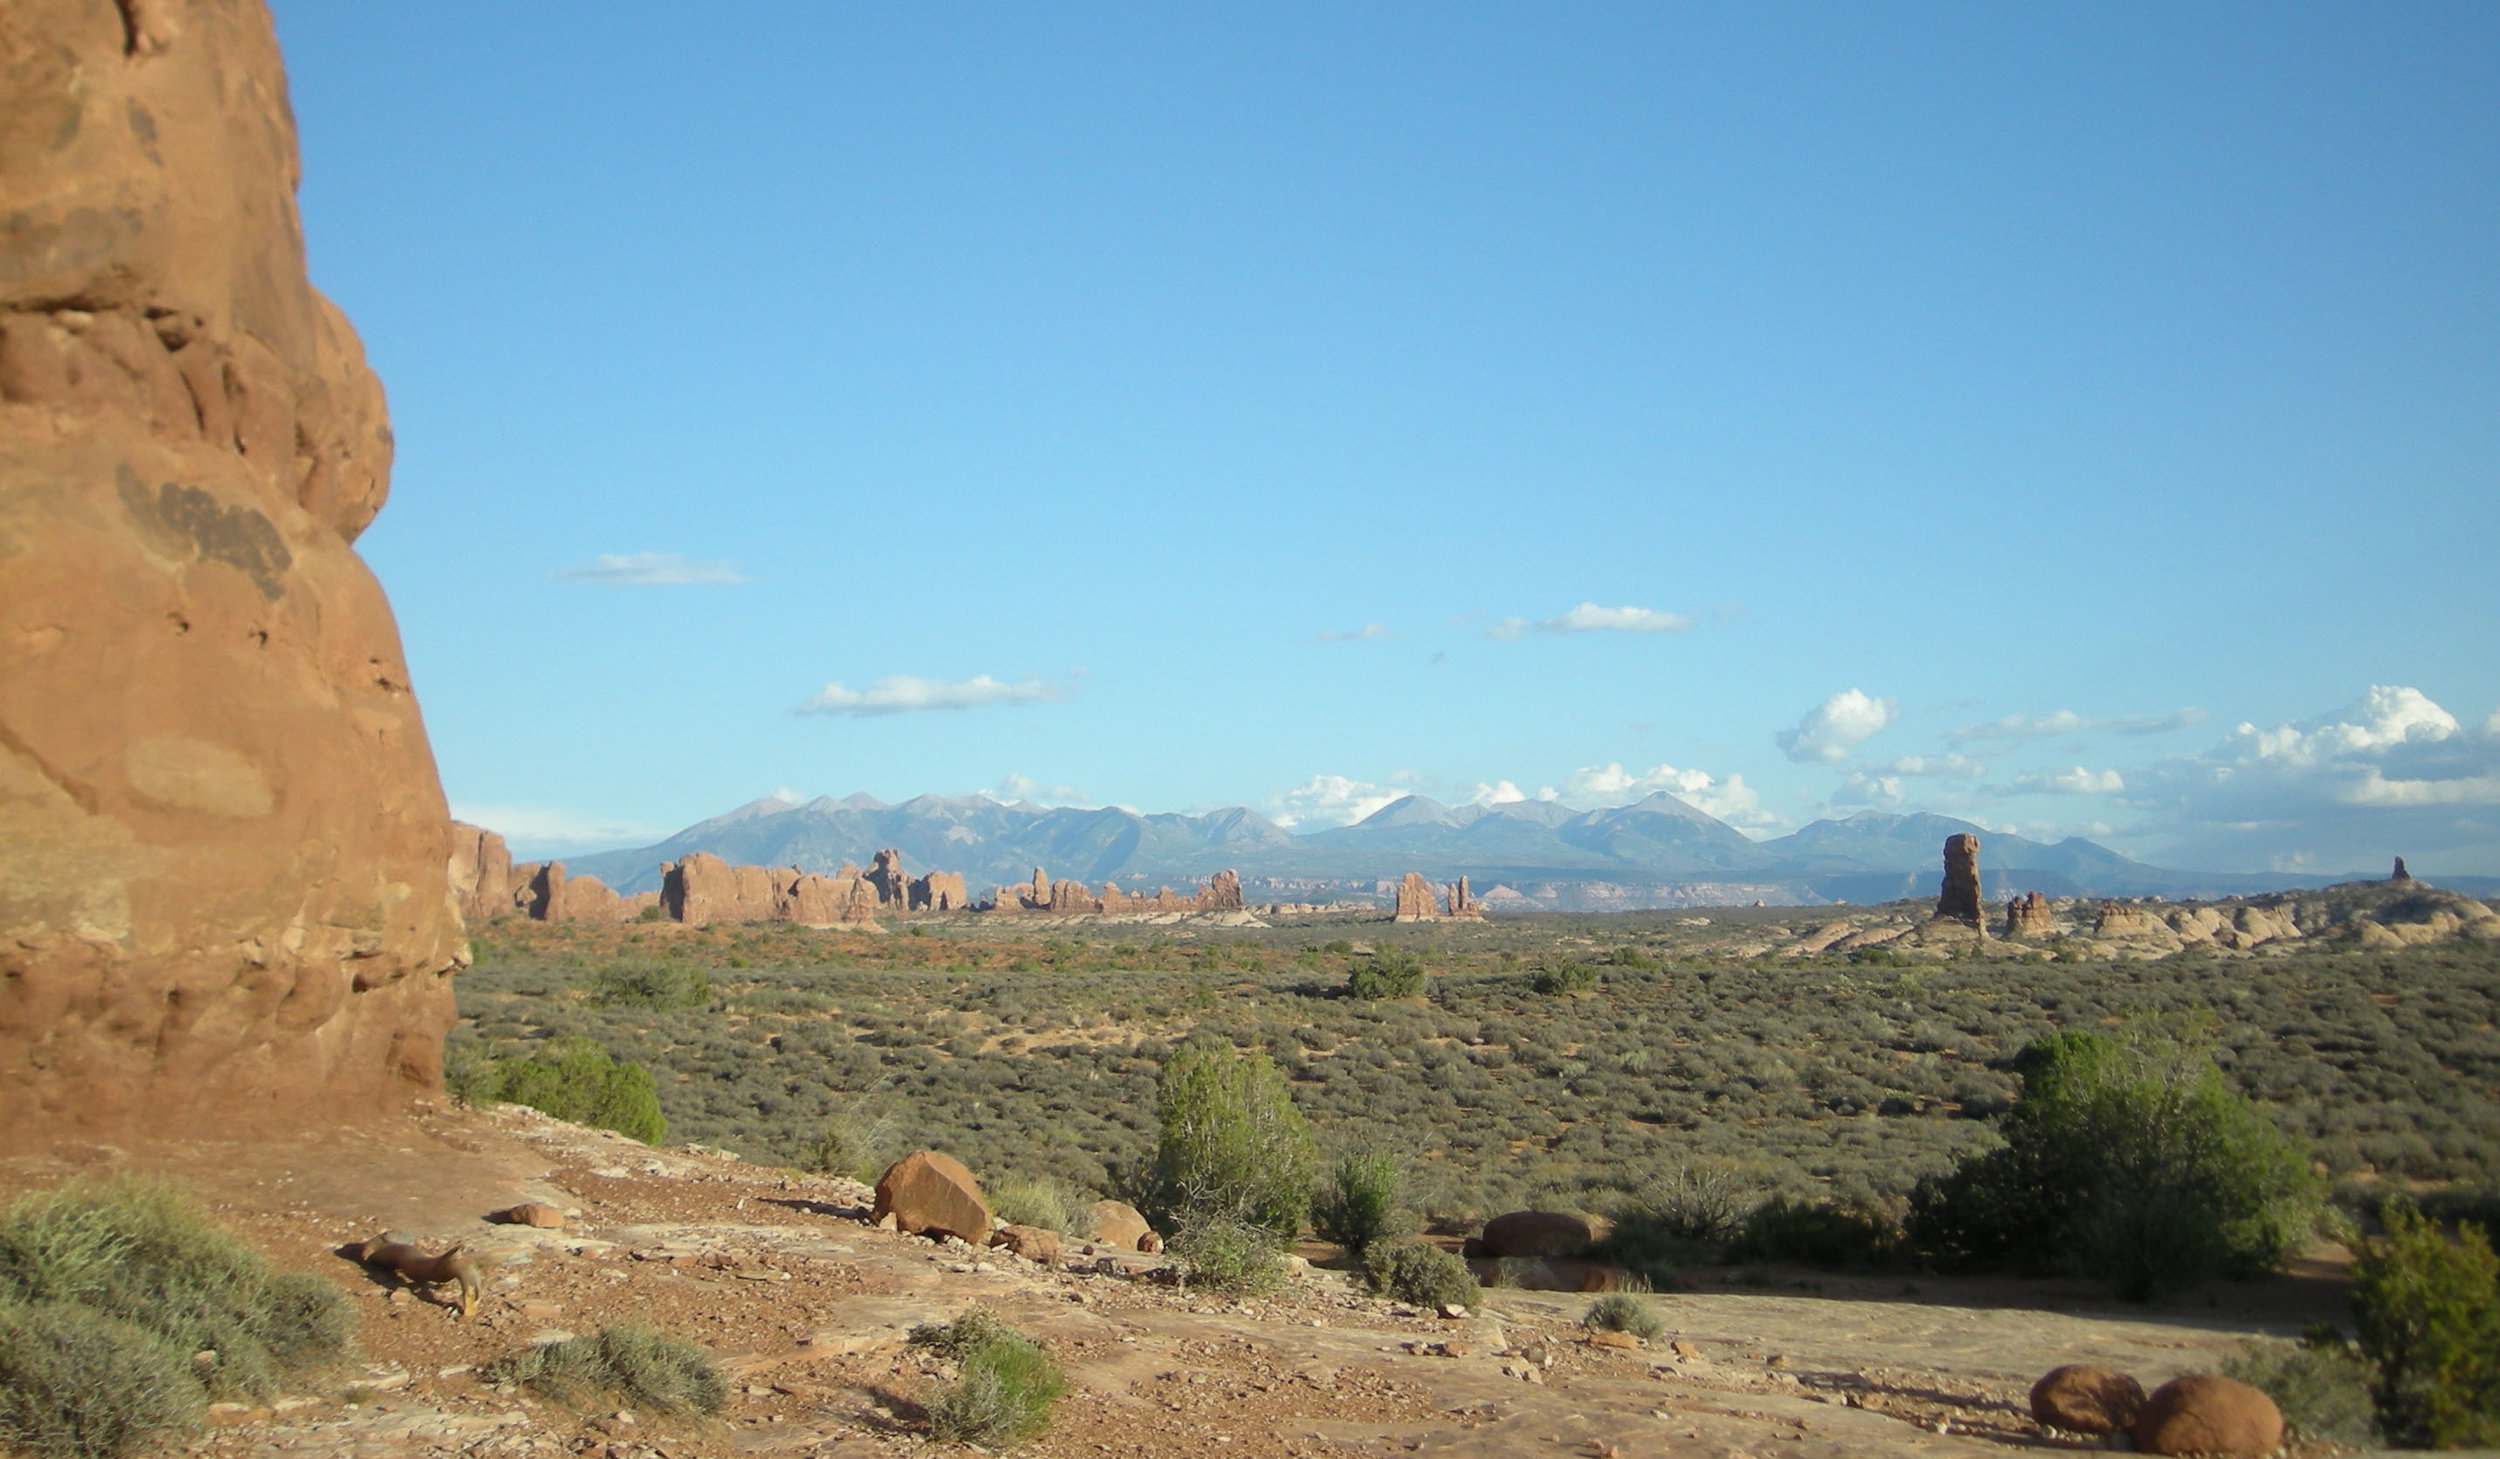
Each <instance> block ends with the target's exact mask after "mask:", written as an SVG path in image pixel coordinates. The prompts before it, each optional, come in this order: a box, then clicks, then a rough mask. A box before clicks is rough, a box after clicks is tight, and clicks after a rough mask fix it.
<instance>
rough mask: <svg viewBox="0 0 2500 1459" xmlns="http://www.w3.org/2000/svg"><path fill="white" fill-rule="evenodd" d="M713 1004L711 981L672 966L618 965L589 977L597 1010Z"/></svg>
mask: <svg viewBox="0 0 2500 1459" xmlns="http://www.w3.org/2000/svg"><path fill="white" fill-rule="evenodd" d="M711 1001H712V980H711V979H710V978H707V977H705V976H704V975H703V974H702V973H701V972H700V971H698V970H697V969H694V968H688V967H680V966H678V965H677V964H674V963H619V964H617V965H616V966H614V967H606V968H601V969H600V970H599V971H598V972H596V973H594V974H592V975H591V979H590V1002H591V1005H592V1006H593V1007H596V1008H644V1009H653V1010H661V1009H670V1008H703V1007H707V1006H709V1005H710V1004H711Z"/></svg>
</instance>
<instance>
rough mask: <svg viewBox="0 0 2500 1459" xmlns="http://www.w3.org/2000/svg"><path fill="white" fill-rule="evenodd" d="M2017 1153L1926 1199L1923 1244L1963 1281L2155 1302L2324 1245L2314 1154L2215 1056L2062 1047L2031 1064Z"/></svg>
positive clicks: (2013, 1119)
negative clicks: (1974, 1278)
mask: <svg viewBox="0 0 2500 1459" xmlns="http://www.w3.org/2000/svg"><path fill="white" fill-rule="evenodd" d="M2014 1062H2015V1068H2016V1070H2017V1071H2018V1072H2019V1073H2020V1074H2021V1075H2022V1080H2023V1093H2022V1098H2021V1099H2020V1100H2018V1101H2017V1102H2016V1103H2015V1105H2014V1108H2013V1110H2012V1111H2011V1112H2010V1113H2009V1114H2007V1116H2006V1117H2005V1119H2004V1121H2003V1125H2002V1133H2003V1134H2004V1137H2005V1144H2004V1146H2003V1148H2001V1149H1998V1150H1994V1151H1990V1152H1989V1153H1987V1154H1985V1155H1981V1156H1978V1157H1976V1158H1974V1159H1970V1160H1966V1161H1964V1162H1962V1163H1961V1164H1960V1165H1959V1166H1957V1167H1956V1168H1955V1169H1954V1170H1953V1172H1952V1173H1951V1174H1949V1175H1947V1176H1945V1177H1943V1178H1942V1179H1939V1180H1930V1181H1927V1182H1923V1183H1922V1184H1921V1185H1920V1187H1919V1188H1918V1190H1917V1191H1916V1192H1915V1193H1914V1194H1913V1195H1912V1197H1911V1208H1910V1217H1909V1223H1908V1226H1909V1230H1908V1236H1909V1239H1910V1240H1911V1241H1912V1242H1913V1243H1914V1244H1915V1245H1917V1246H1918V1247H1919V1248H1920V1249H1921V1250H1922V1251H1923V1253H1924V1254H1925V1255H1927V1256H1928V1258H1929V1259H1931V1260H1933V1261H1935V1262H1937V1263H1939V1264H1941V1265H1944V1266H1947V1267H1951V1268H1959V1269H1986V1268H1991V1267H2008V1266H2010V1267H2016V1268H2019V1269H2023V1270H2028V1271H2035V1272H2066V1273H2071V1274H2073V1275H2078V1276H2085V1277H2091V1278H2095V1279H2097V1280H2100V1281H2103V1282H2106V1283H2108V1284H2109V1286H2110V1287H2111V1289H2112V1290H2114V1291H2115V1292H2117V1294H2118V1295H2119V1296H2121V1297H2124V1298H2127V1299H2129V1300H2133V1301H2143V1300H2147V1299H2150V1298H2152V1297H2155V1296H2158V1295H2160V1294H2162V1293H2165V1292H2171V1291H2176V1290H2178V1289H2180V1288H2182V1287H2187V1286H2192V1285H2194V1284H2195V1283H2198V1282H2201V1281H2205V1280H2208V1279H2210V1278H2213V1277H2218V1276H2253V1275H2255V1274H2257V1273H2259V1272H2263V1271H2267V1270H2270V1269H2272V1268H2273V1267H2275V1266H2277V1265H2279V1264H2280V1263H2281V1261H2282V1259H2283V1257H2284V1256H2285V1255H2286V1254H2287V1252H2289V1250H2290V1249H2291V1248H2292V1246H2293V1245H2294V1243H2296V1242H2297V1241H2299V1240H2300V1239H2301V1238H2303V1237H2304V1236H2306V1235H2307V1234H2309V1232H2310V1231H2311V1230H2312V1229H2313V1225H2314V1222H2315V1220H2316V1217H2317V1214H2318V1206H2319V1199H2320V1194H2321V1190H2320V1186H2321V1183H2320V1182H2319V1181H2318V1179H2317V1178H2316V1177H2315V1176H2313V1175H2312V1174H2311V1173H2310V1169H2309V1162H2308V1157H2307V1152H2306V1150H2305V1149H2303V1148H2302V1146H2301V1144H2300V1142H2298V1141H2296V1140H2294V1139H2291V1138H2289V1137H2287V1136H2285V1135H2284V1134H2282V1133H2281V1132H2280V1131H2278V1130H2276V1129H2275V1128H2274V1126H2273V1125H2272V1124H2270V1123H2269V1122H2268V1121H2267V1120H2266V1118H2265V1116H2264V1115H2263V1114H2262V1113H2260V1112H2259V1111H2258V1110H2257V1109H2255V1108H2254V1107H2253V1106H2252V1105H2251V1104H2250V1103H2249V1102H2248V1101H2247V1100H2245V1099H2242V1098H2240V1097H2238V1096H2236V1095H2234V1094H2232V1093H2230V1092H2229V1091H2228V1090H2227V1089H2225V1088H2224V1087H2223V1084H2222V1080H2221V1076H2220V1074H2219V1073H2218V1072H2217V1071H2216V1070H2215V1068H2214V1065H2213V1064H2212V1062H2211V1060H2210V1059H2209V1058H2208V1057H2206V1056H2205V1055H2204V1053H2203V1052H2202V1051H2200V1050H2197V1049H2194V1048H2191V1047H2186V1046H2182V1045H2180V1044H2177V1043H2173V1042H2170V1041H2167V1040H2164V1039H2162V1038H2159V1037H2156V1036H2153V1035H2149V1034H2139V1035H2136V1036H2133V1037H2129V1038H2117V1037H2112V1036H2109V1035H2105V1034H2098V1033H2067V1034H2057V1035H2053V1036H2051V1037H2049V1038H2046V1039H2041V1040H2038V1041H2037V1042H2034V1043H2032V1044H2030V1045H2029V1046H2027V1047H2025V1048H2024V1050H2023V1051H2022V1053H2021V1054H2020V1055H2018V1056H2017V1057H2016V1059H2015V1061H2014Z"/></svg>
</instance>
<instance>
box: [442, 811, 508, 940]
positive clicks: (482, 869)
mask: <svg viewBox="0 0 2500 1459" xmlns="http://www.w3.org/2000/svg"><path fill="white" fill-rule="evenodd" d="M446 875H447V877H448V879H449V880H450V883H451V895H452V899H453V900H454V901H456V902H458V903H459V904H460V920H461V921H462V922H464V923H466V924H468V925H469V926H471V927H483V926H485V925H486V922H487V920H488V919H489V918H492V917H494V916H495V915H497V914H498V913H502V912H509V911H511V910H512V891H513V881H512V852H511V850H510V849H509V848H508V847H506V846H505V845H504V841H503V837H501V836H498V835H496V834H495V833H494V832H492V831H489V830H487V829H486V828H485V827H483V826H472V825H469V824H467V823H466V822H463V821H454V822H452V823H451V859H450V861H449V862H448V863H447V869H446Z"/></svg>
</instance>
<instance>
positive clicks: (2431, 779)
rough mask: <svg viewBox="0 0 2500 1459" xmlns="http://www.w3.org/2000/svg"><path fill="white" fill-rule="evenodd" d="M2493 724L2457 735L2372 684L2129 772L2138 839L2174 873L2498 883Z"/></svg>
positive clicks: (2422, 709) (2429, 711)
mask: <svg viewBox="0 0 2500 1459" xmlns="http://www.w3.org/2000/svg"><path fill="white" fill-rule="evenodd" d="M2495 720H2500V715H2496V716H2494V717H2493V719H2487V720H2485V721H2483V722H2482V723H2481V724H2480V725H2478V726H2469V725H2468V724H2466V723H2464V722H2461V721H2460V720H2459V719H2458V718H2457V717H2456V716H2455V715H2453V714H2451V713H2449V712H2448V711H2447V710H2446V709H2443V708H2441V707H2440V706H2439V705H2438V704H2437V703H2435V702H2433V701H2432V699H2431V698H2430V697H2429V696H2428V695H2426V694H2424V693H2422V692H2421V691H2420V690H2418V689H2414V688H2411V687H2408V686H2404V685H2386V684H2381V685H2374V686H2372V687H2371V689H2370V690H2369V692H2368V693H2366V694H2364V695H2363V696H2362V697H2361V698H2360V699H2358V700H2355V701H2354V702H2353V703H2351V704H2349V705H2346V706H2345V707H2344V708H2342V709H2340V710H2336V711H2334V712H2333V713H2331V714H2325V715H2321V716H2318V717H2317V718H2314V719H2308V720H2301V721H2298V722H2295V723H2292V724H2284V725H2277V726H2275V727H2274V728H2272V729H2265V728H2261V727H2259V726H2258V725H2256V724H2255V723H2242V724H2240V725H2239V726H2237V727H2236V728H2234V729H2233V730H2232V731H2231V732H2230V733H2229V734H2228V735H2225V736H2224V737H2223V738H2222V740H2221V742H2220V743H2218V744H2216V745H2215V746H2214V747H2213V748H2211V749H2209V750H2206V751H2204V752H2202V753H2199V754H2192V755H2181V756H2174V757H2171V758H2169V759H2164V760H2157V761H2154V762H2152V763H2150V764H2146V765H2139V766H2134V767H2130V768H2129V769H2128V771H2127V772H2126V782H2127V791H2126V795H2125V803H2126V804H2128V805H2129V806H2131V807H2133V808H2135V809H2136V810H2137V811H2139V812H2140V813H2141V814H2142V816H2143V817H2144V820H2143V822H2142V824H2140V825H2139V826H2138V827H2136V828H2135V830H2136V831H2137V833H2138V834H2139V835H2142V836H2146V837H2149V838H2158V839H2160V840H2162V841H2163V842H2165V843H2166V844H2165V845H2164V846H2163V847H2162V849H2161V853H2160V854H2162V855H2164V856H2167V857H2168V858H2169V859H2171V860H2172V861H2173V862H2174V863H2180V864H2189V865H2204V866H2214V867H2218V868H2228V867H2235V866H2236V867H2250V868H2255V867H2261V866H2274V867H2282V866H2295V865H2297V866H2303V867H2309V868H2313V869H2316V870H2320V871H2325V872H2337V871H2352V870H2369V869H2372V868H2374V867H2375V866H2377V865H2378V864H2379V863H2381V862H2383V861H2384V859H2385V858H2386V857H2388V856H2390V855H2395V854H2409V855H2414V856H2423V857H2431V856H2436V857H2438V858H2439V859H2440V860H2441V861H2443V862H2444V863H2446V864H2448V865H2452V866H2455V867H2457V868H2458V869H2460V870H2467V871H2485V872H2489V871H2500V814H2494V811H2495V810H2496V809H2500V724H2495V722H2494V721H2495Z"/></svg>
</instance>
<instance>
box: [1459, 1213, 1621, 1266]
mask: <svg viewBox="0 0 2500 1459" xmlns="http://www.w3.org/2000/svg"><path fill="white" fill-rule="evenodd" d="M1609 1229H1611V1228H1610V1227H1609V1225H1608V1223H1607V1222H1606V1221H1605V1220H1604V1219H1602V1218H1600V1217H1597V1216H1583V1215H1581V1214H1579V1213H1578V1212H1576V1211H1512V1212H1510V1213H1509V1214H1507V1215H1502V1216H1496V1217H1494V1218H1493V1219H1492V1220H1490V1221H1487V1222H1485V1223H1484V1235H1483V1236H1481V1237H1480V1238H1478V1239H1479V1240H1481V1241H1482V1242H1483V1243H1484V1246H1483V1250H1484V1254H1485V1255H1486V1256H1488V1257H1502V1256H1578V1255H1579V1254H1580V1253H1581V1252H1583V1251H1586V1250H1588V1249H1589V1248H1590V1247H1591V1246H1593V1245H1595V1244H1596V1243H1598V1242H1600V1241H1603V1240H1605V1239H1606V1233H1607V1231H1608V1230H1609Z"/></svg>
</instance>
